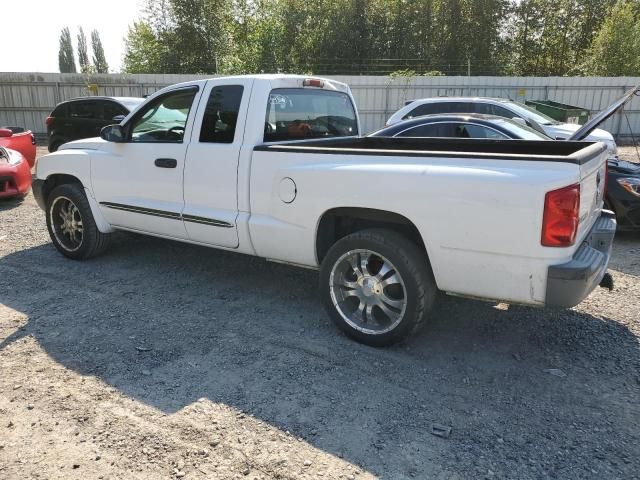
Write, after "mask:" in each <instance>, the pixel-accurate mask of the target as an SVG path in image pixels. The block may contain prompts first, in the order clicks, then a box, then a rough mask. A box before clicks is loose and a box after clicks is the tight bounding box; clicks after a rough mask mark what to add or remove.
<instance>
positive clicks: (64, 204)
mask: <svg viewBox="0 0 640 480" xmlns="http://www.w3.org/2000/svg"><path fill="white" fill-rule="evenodd" d="M49 219H50V221H51V227H52V230H53V234H54V235H55V237H56V240H57V241H58V243H59V244H60V246H61V247H62V248H64V249H65V250H67V251H69V252H75V251H76V250H78V249H79V248H80V246H82V238H83V225H82V216H81V215H80V211H79V210H78V207H76V205H75V204H74V203H73V201H71V200H70V199H69V198H67V197H56V198H55V200H54V201H53V203H52V204H51V207H49Z"/></svg>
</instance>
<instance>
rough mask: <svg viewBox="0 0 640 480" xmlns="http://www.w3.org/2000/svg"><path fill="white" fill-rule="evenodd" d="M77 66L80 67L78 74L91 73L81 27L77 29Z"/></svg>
mask: <svg viewBox="0 0 640 480" xmlns="http://www.w3.org/2000/svg"><path fill="white" fill-rule="evenodd" d="M78 65H80V72H82V73H89V72H90V71H91V64H90V63H89V54H88V53H87V37H86V36H85V34H84V31H83V30H82V27H78Z"/></svg>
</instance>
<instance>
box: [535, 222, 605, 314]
mask: <svg viewBox="0 0 640 480" xmlns="http://www.w3.org/2000/svg"><path fill="white" fill-rule="evenodd" d="M615 233H616V220H615V215H614V213H613V212H611V211H609V210H603V211H602V214H601V215H600V218H598V220H597V221H596V223H595V224H594V225H593V228H592V229H591V231H590V232H589V234H588V235H587V237H586V238H585V239H584V241H583V242H582V245H580V247H579V248H578V250H576V253H574V254H573V257H572V259H571V261H569V262H567V263H563V264H560V265H552V266H550V267H549V271H548V274H547V292H546V299H545V305H546V306H548V307H560V308H568V307H573V306H574V305H577V304H578V303H580V302H581V301H582V300H584V299H585V298H586V297H587V296H588V295H589V294H590V293H591V292H592V291H593V289H594V288H596V287H597V286H598V284H599V283H600V282H601V281H602V278H603V277H604V275H605V273H607V267H608V265H609V258H610V257H611V247H612V245H613V237H614V236H615Z"/></svg>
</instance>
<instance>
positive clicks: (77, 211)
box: [47, 184, 110, 260]
mask: <svg viewBox="0 0 640 480" xmlns="http://www.w3.org/2000/svg"><path fill="white" fill-rule="evenodd" d="M47 228H48V230H49V236H50V237H51V240H52V242H53V244H54V246H55V247H56V248H57V249H58V251H59V252H60V253H62V254H63V255H65V256H67V257H69V258H73V259H75V260H85V259H87V258H91V257H93V256H96V255H98V254H100V253H101V252H102V251H103V250H104V249H105V248H106V247H107V244H108V240H109V237H110V236H109V234H106V233H102V232H100V230H98V227H97V226H96V222H95V220H94V219H93V214H92V213H91V207H90V206H89V201H88V200H87V197H86V196H85V193H84V189H83V188H82V186H81V185H79V184H65V185H59V186H57V187H56V188H54V189H53V190H52V191H51V193H50V194H49V197H48V199H47Z"/></svg>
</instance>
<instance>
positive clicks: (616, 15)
mask: <svg viewBox="0 0 640 480" xmlns="http://www.w3.org/2000/svg"><path fill="white" fill-rule="evenodd" d="M636 8H637V7H636V6H635V5H634V4H633V3H632V2H628V1H625V0H620V1H619V2H618V3H616V5H615V6H614V7H613V9H612V10H611V14H610V15H609V16H608V17H607V18H606V19H605V21H604V22H603V24H602V26H601V27H600V29H599V30H598V33H597V34H596V36H595V38H594V39H593V43H592V45H591V48H590V49H589V55H588V60H587V61H586V62H585V65H584V71H585V73H587V74H589V75H607V76H610V75H611V76H614V75H627V76H636V75H639V74H640V50H639V49H640V21H639V19H638V17H637V12H636Z"/></svg>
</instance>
